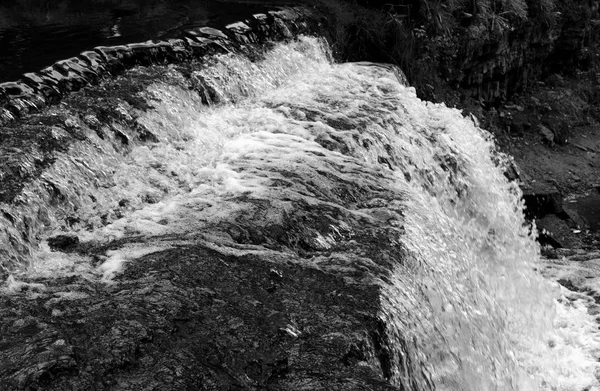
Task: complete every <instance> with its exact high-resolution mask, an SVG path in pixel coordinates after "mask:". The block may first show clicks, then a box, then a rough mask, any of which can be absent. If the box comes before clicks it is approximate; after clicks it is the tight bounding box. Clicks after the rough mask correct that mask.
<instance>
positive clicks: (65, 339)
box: [0, 246, 393, 390]
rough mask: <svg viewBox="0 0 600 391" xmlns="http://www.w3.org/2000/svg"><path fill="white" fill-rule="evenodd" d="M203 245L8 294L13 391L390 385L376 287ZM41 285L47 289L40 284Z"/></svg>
mask: <svg viewBox="0 0 600 391" xmlns="http://www.w3.org/2000/svg"><path fill="white" fill-rule="evenodd" d="M282 258H284V259H281V260H279V261H278V262H270V260H268V259H265V258H264V257H260V256H232V255H224V254H222V253H220V252H218V251H214V250H210V249H207V248H205V247H203V246H189V247H181V248H177V249H172V250H168V251H164V252H160V253H156V254H152V255H150V256H147V257H144V258H142V259H139V260H138V261H136V262H135V264H132V265H131V266H130V267H128V268H127V271H126V272H125V273H124V274H123V275H121V276H119V277H118V278H117V279H116V280H115V282H114V283H112V284H110V285H105V284H104V283H92V282H90V281H86V280H84V279H82V278H78V277H72V278H65V279H60V280H55V279H52V280H38V281H32V282H31V283H30V285H26V286H23V287H22V288H21V289H20V292H15V293H13V294H10V295H2V297H1V298H0V301H1V302H2V303H1V304H0V308H1V310H0V312H1V316H2V337H1V339H0V346H1V349H0V354H1V356H2V364H1V365H0V374H1V376H0V386H1V387H2V389H5V390H24V389H40V390H73V389H88V388H91V389H115V390H117V389H118V390H138V389H142V388H143V389H169V390H184V389H197V390H212V389H222V390H224V389H247V390H254V389H256V390H260V389H294V390H298V389H310V390H321V389H322V390H359V389H361V390H367V389H368V390H385V389H393V388H392V387H390V386H389V385H388V384H386V382H385V380H384V378H385V377H384V375H385V371H386V367H385V365H386V363H385V360H384V358H385V348H384V346H383V343H384V341H383V336H382V330H381V325H380V324H379V323H378V322H379V321H378V318H377V310H378V305H377V303H378V287H377V285H376V284H374V283H369V282H368V281H361V279H363V278H365V277H367V276H366V274H365V273H364V271H360V270H354V273H350V272H346V273H340V272H338V273H335V274H333V273H329V272H327V271H324V270H319V269H318V268H316V267H314V266H313V265H310V263H309V262H303V261H301V260H300V259H298V257H297V256H295V255H293V254H282ZM36 284H39V285H36Z"/></svg>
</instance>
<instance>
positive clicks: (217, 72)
mask: <svg viewBox="0 0 600 391" xmlns="http://www.w3.org/2000/svg"><path fill="white" fill-rule="evenodd" d="M172 72H175V71H172ZM176 76H177V75H174V77H176ZM196 76H197V77H199V78H202V79H203V80H206V81H207V82H208V83H209V85H210V86H212V88H213V89H214V91H215V94H216V95H215V96H216V98H217V99H216V100H217V102H218V104H216V105H214V106H212V107H210V108H207V107H206V106H203V105H202V103H201V99H200V97H199V96H198V95H197V94H195V93H194V92H192V91H186V90H183V89H182V88H180V87H176V86H173V85H167V84H165V83H163V82H161V81H157V82H156V83H155V84H154V85H152V86H151V87H150V88H149V89H148V94H149V95H151V96H152V97H153V99H154V100H155V103H156V104H155V105H154V107H155V109H153V110H149V111H148V112H147V113H140V115H141V118H142V119H141V121H142V122H143V123H144V124H145V125H146V126H147V127H148V128H149V129H150V130H151V131H152V132H153V133H155V134H157V135H158V138H159V139H160V142H159V143H156V144H151V145H136V146H134V147H133V148H132V150H131V152H130V153H129V154H128V155H127V156H122V155H119V154H117V153H116V152H114V151H111V150H110V148H109V146H107V145H105V144H103V142H102V141H101V140H99V139H98V138H97V136H96V135H95V134H94V132H91V131H89V132H87V133H86V136H87V138H88V141H87V142H85V143H81V144H79V145H78V146H77V147H76V148H75V149H74V150H71V151H70V152H69V153H68V155H67V154H65V155H63V156H61V157H60V158H59V159H58V161H57V163H56V164H55V165H54V166H53V168H51V169H50V170H48V171H47V173H46V174H44V175H45V176H44V178H43V180H42V181H41V182H36V183H32V184H31V185H30V186H29V187H28V188H27V189H26V191H25V192H24V194H25V195H24V196H23V197H28V200H29V203H30V205H31V204H33V205H38V207H37V208H38V209H39V210H36V211H35V213H32V212H31V210H29V209H28V208H27V207H23V208H22V209H17V210H16V211H15V212H13V213H14V214H15V215H18V216H21V217H18V216H17V217H18V218H16V220H17V221H20V222H21V223H20V224H21V225H22V224H24V223H23V222H24V221H26V220H27V218H28V217H27V216H34V215H35V216H36V219H38V220H35V221H33V223H32V225H33V226H37V227H39V226H40V225H43V226H45V227H48V229H50V230H52V232H53V233H75V234H77V235H78V236H79V238H80V239H81V240H82V241H84V242H89V243H110V242H111V241H114V240H117V239H131V238H137V239H136V240H130V242H129V243H128V244H127V246H125V247H122V248H120V249H118V250H111V251H107V252H106V253H105V254H104V258H103V259H102V262H101V264H100V265H99V266H98V267H97V268H95V267H94V266H95V265H93V266H90V262H91V260H89V259H86V258H84V257H81V256H77V255H73V254H71V255H67V254H62V253H52V252H50V251H49V250H48V249H47V248H44V247H43V246H42V247H41V248H35V249H34V250H30V251H31V252H34V253H35V255H34V256H33V258H28V259H33V261H32V263H33V265H32V266H31V267H30V268H29V269H28V273H33V274H36V273H37V274H42V275H48V274H54V275H58V274H65V273H67V274H69V273H87V275H89V278H103V279H104V280H105V281H108V282H110V281H111V279H113V278H114V277H115V276H116V275H118V273H119V272H120V270H122V268H124V267H127V263H128V262H135V261H136V258H138V257H140V256H142V255H146V254H151V253H152V252H155V251H160V250H161V249H164V248H169V247H172V246H177V245H180V244H183V243H186V242H194V243H199V242H200V243H205V244H206V245H208V246H212V247H214V248H216V249H217V248H218V249H220V250H221V251H229V252H231V253H235V254H237V253H240V254H247V253H275V252H274V251H273V250H271V249H269V248H266V247H263V246H261V245H254V244H237V245H233V244H232V240H231V237H228V236H227V235H225V234H223V233H222V232H220V231H218V230H213V229H212V228H213V227H216V226H218V225H219V224H224V223H232V222H234V221H235V218H237V217H239V216H246V215H248V216H254V217H256V216H260V221H257V222H256V224H257V226H260V225H261V224H266V223H265V222H268V223H269V224H276V223H283V222H284V220H285V218H286V213H287V212H291V209H290V208H291V207H292V204H291V203H290V201H289V197H295V199H301V200H302V201H303V202H305V203H306V205H308V207H310V206H311V205H317V204H319V203H323V202H324V201H323V200H324V199H329V200H330V202H331V203H332V204H334V203H336V202H339V200H340V199H342V195H340V194H337V193H336V191H335V190H336V189H335V187H334V186H333V185H332V184H330V183H329V182H326V181H321V182H319V183H314V181H313V180H312V179H313V178H320V177H318V176H317V175H316V173H317V172H321V173H325V174H324V175H325V176H327V175H329V176H336V177H341V178H343V180H344V181H347V182H349V183H352V182H361V185H365V186H369V187H371V188H374V189H375V188H381V189H384V190H385V191H386V192H388V193H389V194H390V196H391V197H392V198H393V199H394V200H395V204H394V205H396V204H397V207H394V208H393V209H392V208H390V204H387V206H385V207H382V208H379V209H378V210H367V209H366V208H362V207H361V206H360V205H358V202H357V203H356V205H355V203H353V202H349V203H348V204H347V205H346V208H347V213H348V214H349V215H352V216H363V217H364V216H366V217H369V216H370V217H373V216H374V214H375V213H378V214H380V215H382V214H383V215H385V216H388V215H389V216H390V217H389V218H388V219H387V220H386V219H382V220H381V221H384V222H382V224H385V226H382V228H386V229H387V228H389V230H390V232H395V234H394V235H396V236H394V237H393V238H392V239H393V240H394V241H397V243H398V246H399V247H402V248H403V249H404V250H405V253H406V254H407V255H406V258H404V259H398V260H397V262H396V263H397V265H396V267H395V269H394V270H392V271H391V278H384V279H381V281H380V282H379V283H380V285H381V287H382V303H381V305H382V309H381V313H380V317H381V318H382V319H383V320H385V321H386V324H387V325H388V326H389V327H388V329H387V333H388V337H389V340H390V341H391V343H392V345H393V346H394V347H395V349H394V351H393V352H392V356H393V359H394V360H393V361H394V365H393V368H392V373H391V378H390V380H391V381H392V382H393V383H394V384H396V385H397V386H399V387H403V389H406V390H430V389H436V390H526V391H527V390H565V391H566V390H573V391H583V390H595V389H600V388H599V384H598V380H597V379H596V376H595V374H596V371H597V370H598V363H597V361H598V359H599V358H600V357H599V350H600V339H599V337H598V331H597V326H595V325H596V323H595V319H594V318H593V317H592V316H591V315H588V313H587V311H586V308H587V307H586V306H589V303H587V304H586V302H585V300H584V299H582V298H579V299H568V298H566V296H565V291H564V290H561V289H560V288H559V287H558V286H557V284H556V283H553V282H552V279H553V278H558V277H557V276H556V275H553V276H550V278H544V277H542V276H541V275H540V274H539V273H538V272H537V271H535V269H537V268H541V267H542V265H543V262H542V260H541V259H540V254H539V248H538V246H537V244H536V243H535V240H534V238H533V237H532V236H531V235H530V233H529V228H528V227H527V226H526V225H525V222H524V218H523V213H522V205H521V202H520V201H519V200H520V191H519V189H518V188H517V187H516V186H515V185H514V184H511V183H509V182H508V181H507V180H506V179H505V177H504V176H503V175H502V171H501V169H500V168H498V167H497V166H496V165H495V164H494V163H493V161H494V160H498V159H497V157H498V156H497V154H496V152H494V147H493V143H492V141H491V140H490V137H489V135H488V134H487V132H485V131H483V130H481V129H479V128H478V127H476V126H475V125H474V124H473V123H472V122H471V121H470V120H468V119H465V118H463V117H462V116H461V114H460V113H459V112H458V111H457V110H454V109H450V108H447V107H445V106H443V105H436V104H431V103H427V102H423V101H421V100H419V99H418V98H417V97H416V94H415V91H414V89H413V88H411V87H406V86H404V85H402V84H401V83H400V81H399V80H400V79H401V78H400V77H399V73H398V71H397V70H395V69H394V68H392V67H389V66H386V67H384V66H377V65H375V64H364V63H361V64H341V65H337V64H331V63H330V61H329V55H328V53H327V50H326V48H325V47H324V45H323V44H322V42H321V41H320V40H317V39H314V38H302V39H300V40H299V41H298V42H293V43H288V44H284V45H283V44H282V45H278V46H277V47H276V48H275V49H274V50H273V51H271V52H270V53H268V54H267V55H266V56H265V59H264V60H262V61H260V62H254V63H253V62H250V61H248V60H246V59H243V58H241V57H237V56H235V55H227V56H222V57H220V58H218V60H217V61H216V63H215V64H214V65H213V66H212V67H208V68H206V69H203V70H199V71H198V73H197V75H196ZM124 109H125V110H126V111H127V110H129V111H131V110H133V109H132V108H129V107H126V108H124ZM500 160H502V159H501V157H500ZM363 182H364V183H363ZM49 183H51V184H52V185H53V186H55V187H59V188H60V189H61V192H62V193H64V194H65V196H64V197H65V198H66V199H67V202H65V205H66V206H64V207H61V208H58V209H57V208H54V209H53V207H52V205H51V204H50V201H49V200H50V197H48V196H47V194H48V193H47V192H45V191H44V188H45V187H44V186H46V187H47V186H48V184H49ZM281 183H285V186H283V185H279V184H281ZM382 191H383V190H382ZM90 194H93V196H94V198H95V201H94V202H90V201H89V199H90ZM250 196H251V197H254V198H255V199H264V200H271V202H272V203H273V205H276V206H277V210H276V211H272V210H268V211H267V212H264V213H263V214H261V213H262V211H260V210H258V211H257V210H254V209H252V208H254V207H253V206H252V205H250V206H249V205H248V204H246V203H244V201H243V197H250ZM122 200H127V203H126V205H127V207H120V208H118V205H119V202H120V201H122ZM373 202H375V200H374V201H373ZM121 203H122V202H121ZM386 208H387V209H386ZM117 209H118V211H119V213H117V212H115V210H117ZM71 215H76V216H77V218H78V220H77V221H78V222H77V223H75V224H67V223H65V221H66V220H65V218H66V217H67V216H71ZM40 216H41V217H40ZM102 216H104V217H102ZM366 217H365V218H366ZM36 224H37V225H36ZM16 225H17V226H16V227H15V228H11V229H13V230H14V233H13V234H14V235H17V234H18V232H19V229H20V226H19V224H16ZM345 230H347V227H346V226H345V225H344V223H343V221H342V222H341V223H340V224H339V225H338V226H336V227H332V229H331V232H332V233H330V234H329V235H321V234H315V235H314V237H313V238H312V240H313V242H312V245H313V247H315V248H320V249H323V250H326V249H330V248H333V246H334V245H335V244H336V243H337V242H338V241H339V238H338V237H341V236H343V234H342V233H339V232H345ZM31 231H32V235H35V234H37V235H41V234H40V232H43V229H41V228H36V229H34V228H31ZM34 231H35V232H34ZM338 233H339V234H338ZM46 234H48V233H47V232H46ZM148 242H151V243H152V244H151V245H148V244H147V243H148ZM136 243H137V244H136ZM18 251H22V250H19V249H17V252H18ZM290 251H291V250H290ZM22 252H23V253H25V252H26V251H22ZM357 256H358V255H357ZM361 256H363V255H361ZM367 256H368V254H367V255H364V256H363V257H367ZM350 261H351V260H350V258H349V262H350ZM315 262H316V261H315ZM323 267H326V266H323ZM11 284H12V285H11V286H12V287H13V289H18V287H19V282H18V281H16V280H14V279H13V280H11ZM376 304H377V303H374V305H376Z"/></svg>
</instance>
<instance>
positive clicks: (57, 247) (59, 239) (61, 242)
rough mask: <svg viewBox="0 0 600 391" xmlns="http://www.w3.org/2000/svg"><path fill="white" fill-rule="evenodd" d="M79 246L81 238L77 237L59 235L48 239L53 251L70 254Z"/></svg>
mask: <svg viewBox="0 0 600 391" xmlns="http://www.w3.org/2000/svg"><path fill="white" fill-rule="evenodd" d="M77 245H79V237H77V236H76V235H57V236H53V237H51V238H48V246H50V248H51V249H52V250H53V251H63V252H70V251H73V250H75V249H76V248H77Z"/></svg>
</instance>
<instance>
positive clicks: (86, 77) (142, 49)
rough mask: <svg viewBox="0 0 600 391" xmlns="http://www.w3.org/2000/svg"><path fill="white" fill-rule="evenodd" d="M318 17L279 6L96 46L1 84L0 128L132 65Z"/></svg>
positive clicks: (266, 36)
mask: <svg viewBox="0 0 600 391" xmlns="http://www.w3.org/2000/svg"><path fill="white" fill-rule="evenodd" d="M319 25H320V23H319V15H318V13H316V12H315V11H313V10H310V9H308V8H304V7H296V8H284V9H280V10H275V11H269V12H267V13H265V14H262V13H259V14H254V15H252V16H251V17H250V18H248V19H246V20H243V21H239V22H236V23H231V24H229V25H227V26H226V27H225V28H224V29H223V30H218V29H216V28H213V27H209V26H206V27H199V28H195V29H191V30H187V31H185V32H183V33H182V34H181V36H180V37H179V38H174V39H168V40H151V41H147V42H140V43H132V44H128V45H119V46H98V47H96V48H94V49H93V50H88V51H84V52H81V53H80V54H79V55H78V56H75V57H71V58H68V59H65V60H61V61H58V62H56V63H55V64H53V65H51V66H49V67H46V68H44V69H42V70H40V71H38V72H30V73H26V74H24V75H23V76H22V77H21V79H20V80H18V81H14V82H6V83H0V125H3V124H6V123H8V122H11V121H14V120H16V119H18V118H21V117H23V116H25V115H27V114H28V113H30V112H33V111H38V110H40V109H41V108H43V107H45V106H47V105H49V104H53V103H56V102H57V101H59V100H60V99H61V98H62V97H64V96H65V95H66V94H68V93H70V92H72V91H77V90H79V89H81V88H82V87H84V86H87V85H90V84H94V83H97V82H98V81H99V80H100V79H101V78H103V77H105V76H107V75H114V74H117V73H119V72H122V71H124V70H127V69H129V68H132V67H134V66H138V65H141V66H148V65H152V64H165V63H177V62H182V61H185V60H188V59H191V58H201V57H203V56H207V55H211V54H215V53H227V52H231V51H237V50H240V49H241V48H242V47H243V46H246V45H254V44H261V43H263V42H265V41H267V40H282V39H289V38H292V37H293V36H295V35H298V34H303V33H312V32H316V30H317V28H318V26H319Z"/></svg>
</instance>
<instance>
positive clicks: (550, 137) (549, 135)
mask: <svg viewBox="0 0 600 391" xmlns="http://www.w3.org/2000/svg"><path fill="white" fill-rule="evenodd" d="M538 133H539V134H540V135H541V136H542V140H543V141H544V142H545V143H547V144H548V145H549V146H553V145H554V142H555V141H554V132H552V131H551V130H550V129H548V128H547V127H546V126H544V125H542V124H539V125H538Z"/></svg>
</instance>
